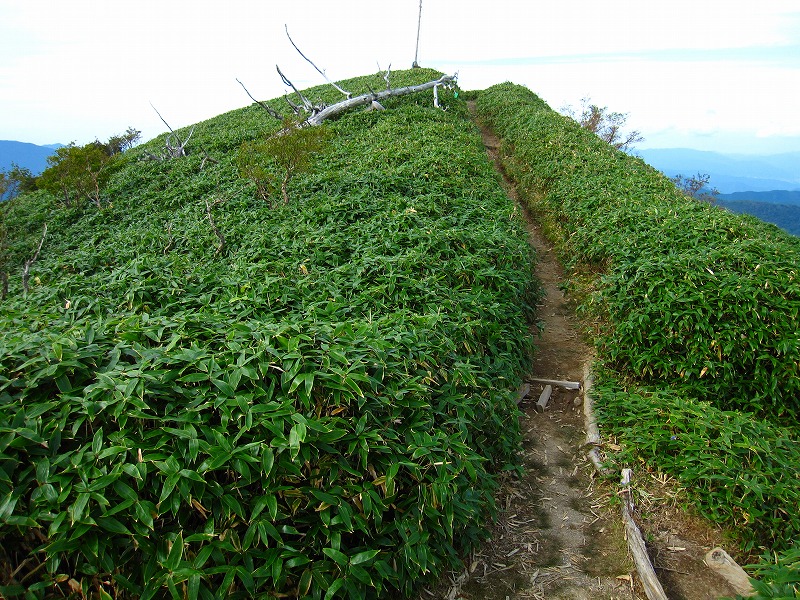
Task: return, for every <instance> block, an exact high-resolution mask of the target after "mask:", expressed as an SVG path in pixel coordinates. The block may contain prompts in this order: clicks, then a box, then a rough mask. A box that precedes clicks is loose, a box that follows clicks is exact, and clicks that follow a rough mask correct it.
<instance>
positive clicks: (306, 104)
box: [275, 65, 320, 114]
mask: <svg viewBox="0 0 800 600" xmlns="http://www.w3.org/2000/svg"><path fill="white" fill-rule="evenodd" d="M275 68H276V69H277V71H278V75H280V76H281V81H283V84H284V85H288V86H289V87H290V88H292V90H294V93H295V95H296V96H297V97H298V98H300V102H302V103H303V108H304V109H305V110H306V112H310V113H312V114H315V113H317V112H319V111H320V109H319V108H317V107H316V106H314V105H313V104H312V103H311V100H309V99H308V98H306V97H305V96H304V95H303V94H302V93H301V92H300V90H298V89H297V88H296V87H294V84H293V83H292V82H291V81H289V78H288V77H286V75H284V74H283V72H282V71H281V68H280V67H279V66H278V65H275ZM287 100H288V98H287Z"/></svg>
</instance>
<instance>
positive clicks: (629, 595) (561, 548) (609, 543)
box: [418, 103, 734, 600]
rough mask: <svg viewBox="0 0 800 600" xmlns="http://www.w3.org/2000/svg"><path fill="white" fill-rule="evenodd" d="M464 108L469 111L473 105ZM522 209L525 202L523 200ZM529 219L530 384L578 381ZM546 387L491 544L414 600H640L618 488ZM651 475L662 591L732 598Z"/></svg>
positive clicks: (547, 266) (566, 312)
mask: <svg viewBox="0 0 800 600" xmlns="http://www.w3.org/2000/svg"><path fill="white" fill-rule="evenodd" d="M470 104H472V103H470ZM470 109H471V110H472V111H473V113H474V105H471V106H470ZM482 136H483V141H484V145H485V146H486V150H487V153H488V155H489V157H490V159H491V160H492V161H493V162H494V163H495V165H496V166H497V169H498V171H499V172H500V173H501V174H502V173H503V171H502V168H501V166H500V163H499V160H498V150H499V140H498V139H497V137H496V136H495V135H494V134H493V133H492V132H491V131H489V130H487V129H482ZM504 186H505V188H506V191H507V193H508V194H509V197H511V198H512V199H513V200H515V201H517V200H518V198H517V194H516V190H515V189H514V186H513V184H512V183H511V182H510V181H509V180H508V179H507V178H506V177H505V176H504ZM517 205H518V206H520V207H521V204H520V203H519V202H517ZM520 210H524V209H523V208H520ZM525 217H526V222H527V227H528V234H529V239H530V243H531V245H532V246H533V247H534V248H535V250H536V254H537V265H536V275H537V277H538V278H539V280H540V281H541V284H542V286H543V289H544V292H545V295H544V297H543V299H542V301H541V304H540V305H539V306H538V318H539V321H540V323H541V325H542V332H541V334H539V332H537V331H533V330H532V331H531V335H534V336H537V339H536V346H537V353H536V355H535V358H534V361H533V363H532V365H531V369H530V378H531V380H533V379H534V378H541V379H551V380H563V381H576V382H580V381H582V379H583V377H584V369H585V365H586V364H587V363H588V361H590V360H591V350H590V348H589V347H588V346H587V345H586V344H585V343H584V341H583V339H582V337H581V335H580V333H579V332H580V324H579V323H578V321H577V319H576V318H575V313H574V310H573V308H572V307H571V306H570V305H569V304H568V302H567V299H566V298H565V297H564V294H563V292H562V290H561V283H562V282H563V281H564V274H563V270H562V268H561V265H560V263H559V262H558V260H557V259H556V257H555V255H554V253H553V250H552V248H551V246H550V245H549V243H548V242H547V240H546V239H545V237H544V235H543V234H542V232H541V231H540V229H539V227H538V226H537V225H536V223H535V222H534V220H533V219H531V218H530V216H529V215H527V214H526V215H525ZM543 387H544V386H543V385H542V384H539V383H536V382H534V381H531V382H530V391H529V393H528V395H527V397H526V398H525V399H523V400H522V402H521V403H520V408H521V409H522V413H523V414H522V416H521V419H520V427H521V431H522V432H523V446H522V448H521V451H520V452H521V459H522V463H523V465H524V474H523V476H522V477H520V478H512V477H509V479H508V480H507V481H506V482H505V483H504V485H503V487H502V489H501V492H500V494H499V495H498V505H499V508H500V510H499V513H500V514H499V518H498V522H497V523H496V525H495V526H494V528H493V529H492V531H491V539H490V540H489V541H488V542H486V543H485V544H484V545H483V546H482V547H481V548H480V549H479V550H478V551H476V552H475V553H473V555H472V556H470V557H469V560H468V561H467V567H466V569H465V570H464V571H463V572H461V573H452V574H450V575H449V576H447V577H445V578H443V579H442V580H441V581H440V582H439V583H438V585H436V586H434V587H431V588H427V589H423V590H422V592H421V593H420V595H419V596H418V599H419V600H423V599H427V598H446V599H447V600H483V599H486V600H495V599H497V600H515V599H528V598H535V599H545V598H546V599H564V600H566V599H575V600H583V599H591V600H614V599H623V598H624V599H626V600H640V599H644V598H645V597H646V596H645V593H644V591H643V589H642V588H641V586H640V584H639V583H637V576H636V574H635V567H634V565H633V563H632V561H631V559H630V557H629V554H628V548H627V541H626V540H625V536H624V528H623V525H622V521H621V516H620V512H619V503H618V502H616V501H614V498H613V496H614V494H616V491H617V490H616V487H615V486H613V485H609V484H608V483H605V484H603V483H601V482H599V481H598V478H597V477H596V475H595V471H594V468H593V466H592V465H591V463H590V462H589V461H588V460H587V458H586V456H585V454H584V448H583V443H584V441H585V431H584V417H583V397H582V394H581V392H580V391H579V390H568V389H564V388H560V387H554V388H553V393H552V396H551V399H550V402H549V404H548V405H547V407H546V408H545V409H544V410H543V411H541V410H539V411H537V408H536V405H537V400H538V399H539V395H540V393H541V391H542V390H543ZM649 478H650V479H651V480H652V481H651V482H650V487H649V488H648V490H647V491H646V492H644V493H645V494H649V495H650V497H651V498H652V499H653V501H654V502H653V503H652V505H651V506H650V507H649V508H648V516H647V518H646V519H644V520H645V521H646V523H645V525H647V527H646V528H645V533H646V535H648V537H649V545H650V552H651V557H652V559H653V563H654V565H655V567H656V570H657V572H658V575H659V579H660V580H661V582H662V584H663V585H664V587H665V590H666V592H667V596H668V597H669V598H670V599H673V600H709V599H713V598H719V597H722V596H731V597H732V596H733V595H734V594H733V593H732V590H731V589H730V588H728V587H727V584H725V583H724V582H723V581H721V580H719V579H718V578H716V577H715V576H713V575H710V574H709V572H708V570H707V569H705V567H704V566H703V565H702V557H703V555H704V553H705V552H706V551H708V550H709V549H710V548H711V547H713V546H715V545H718V544H719V543H720V541H721V536H720V532H719V531H716V530H713V528H710V527H709V526H708V525H707V524H705V523H704V522H703V523H702V524H698V522H697V520H694V519H693V518H691V517H689V516H688V515H686V514H685V513H684V512H683V511H682V510H681V509H680V507H679V506H678V502H677V501H676V499H675V495H674V493H673V489H674V487H673V486H672V484H671V483H670V482H668V481H662V480H661V479H660V478H657V477H656V476H654V475H649ZM653 482H655V483H653ZM662 484H663V486H662ZM671 494H672V495H671ZM665 498H669V499H671V503H670V505H669V506H665V505H664V503H663V502H661V501H662V500H664V499H665ZM640 526H641V523H640Z"/></svg>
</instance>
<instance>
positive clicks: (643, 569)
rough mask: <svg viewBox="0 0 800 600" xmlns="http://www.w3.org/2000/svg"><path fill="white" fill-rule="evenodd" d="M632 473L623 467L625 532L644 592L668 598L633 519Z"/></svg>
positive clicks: (662, 599) (657, 599)
mask: <svg viewBox="0 0 800 600" xmlns="http://www.w3.org/2000/svg"><path fill="white" fill-rule="evenodd" d="M631 473H632V471H631V470H630V469H622V481H621V485H622V489H621V490H620V495H621V496H622V520H623V522H624V524H625V534H626V537H627V538H628V549H629V550H630V552H631V555H632V556H633V560H634V563H635V564H636V570H637V572H638V573H639V578H640V579H641V581H642V586H643V587H644V592H645V594H646V595H647V597H648V598H649V600H667V595H666V594H665V593H664V588H663V587H661V582H659V581H658V577H656V572H655V570H654V569H653V565H652V564H651V563H650V557H649V556H647V548H646V547H645V544H644V539H643V538H642V532H641V531H640V530H639V527H638V526H637V525H636V523H635V522H634V520H633V498H631V486H630V483H631Z"/></svg>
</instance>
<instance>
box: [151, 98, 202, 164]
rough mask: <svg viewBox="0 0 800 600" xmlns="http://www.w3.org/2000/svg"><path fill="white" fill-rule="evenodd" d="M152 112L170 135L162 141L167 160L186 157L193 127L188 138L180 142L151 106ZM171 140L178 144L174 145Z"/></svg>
mask: <svg viewBox="0 0 800 600" xmlns="http://www.w3.org/2000/svg"><path fill="white" fill-rule="evenodd" d="M150 106H153V103H152V102H151V103H150ZM153 110H154V111H156V114H157V115H158V118H159V119H161V122H162V123H164V125H166V126H167V129H169V131H170V135H168V136H167V139H166V140H165V141H164V145H165V146H166V147H167V158H179V157H181V156H186V144H188V143H189V140H190V139H192V135H193V134H194V127H192V130H191V131H190V132H189V137H187V138H186V140H185V141H181V138H180V137H179V136H178V134H177V133H175V132H174V131H173V130H172V127H170V126H169V123H167V122H166V120H164V117H162V116H161V113H160V112H158V109H157V108H156V107H155V106H153ZM172 139H176V140H178V144H177V145H175V144H174V143H172V142H171V140H172Z"/></svg>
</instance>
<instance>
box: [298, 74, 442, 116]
mask: <svg viewBox="0 0 800 600" xmlns="http://www.w3.org/2000/svg"><path fill="white" fill-rule="evenodd" d="M455 82H456V76H455V75H443V76H442V77H440V78H439V79H436V80H434V81H428V82H426V83H421V84H419V85H410V86H406V87H402V88H389V89H388V90H383V91H381V92H371V93H369V94H362V95H360V96H356V97H355V98H349V99H347V100H342V101H341V102H337V103H336V104H331V105H330V106H327V107H325V108H324V109H322V110H321V111H319V112H318V113H316V114H313V115H312V116H310V117H309V118H308V119H306V123H308V124H309V125H319V124H320V123H322V122H323V121H324V120H325V119H330V118H333V117H336V116H338V115H340V114H342V113H343V112H345V111H347V110H350V109H351V108H355V107H356V106H363V105H365V104H372V102H373V101H374V102H380V101H381V100H383V99H385V98H391V97H395V96H405V95H407V94H414V93H416V92H423V91H425V90H429V89H431V88H432V87H435V86H438V85H453V84H455Z"/></svg>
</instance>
